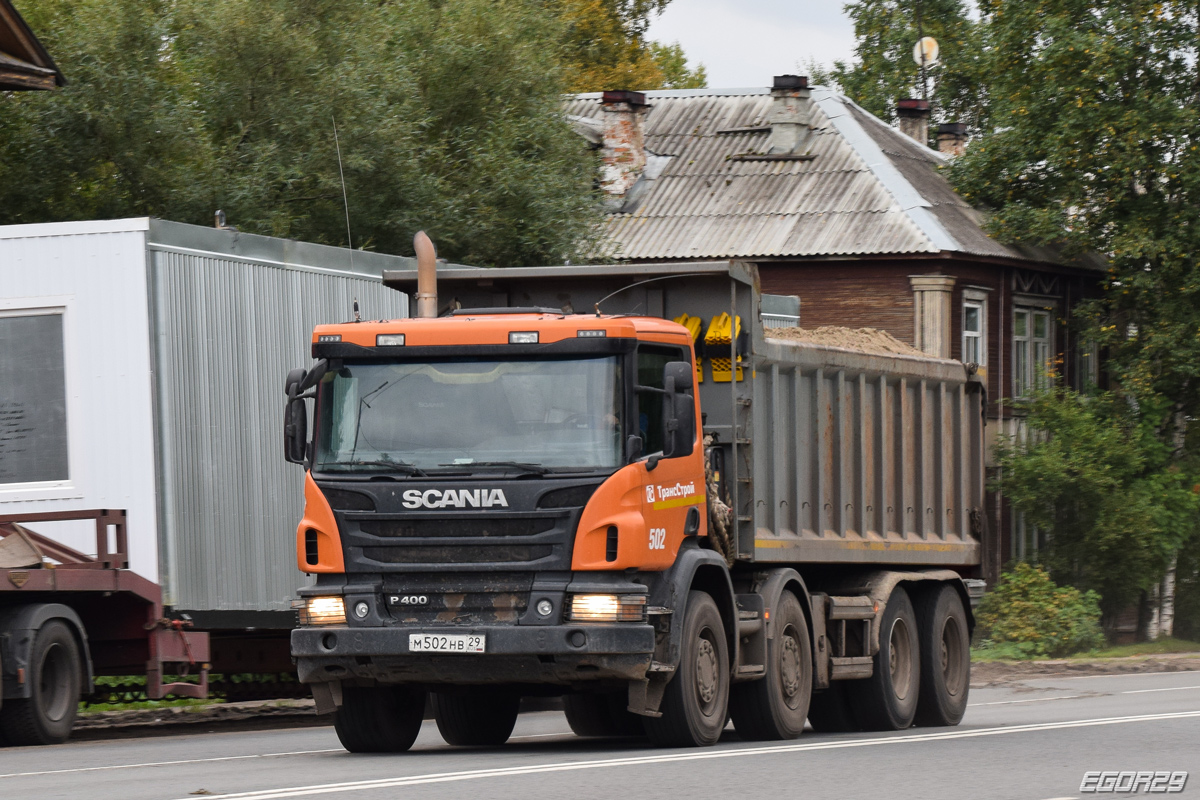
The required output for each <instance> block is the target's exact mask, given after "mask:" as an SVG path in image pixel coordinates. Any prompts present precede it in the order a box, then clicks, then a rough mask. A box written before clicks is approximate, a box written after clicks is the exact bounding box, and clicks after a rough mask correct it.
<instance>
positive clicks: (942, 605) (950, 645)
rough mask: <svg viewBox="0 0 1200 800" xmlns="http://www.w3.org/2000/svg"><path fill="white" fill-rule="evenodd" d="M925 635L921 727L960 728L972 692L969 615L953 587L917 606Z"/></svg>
mask: <svg viewBox="0 0 1200 800" xmlns="http://www.w3.org/2000/svg"><path fill="white" fill-rule="evenodd" d="M917 624H918V625H919V626H920V631H921V698H920V700H919V701H918V703H917V717H916V719H917V724H918V725H957V724H958V723H959V722H961V721H962V718H963V714H964V713H966V710H967V692H968V691H969V690H970V688H971V650H970V646H971V645H970V636H969V635H968V634H967V612H966V611H965V610H964V609H963V603H962V599H961V598H960V597H959V595H958V592H956V591H954V588H953V587H952V586H942V587H940V588H936V589H933V590H932V591H929V592H926V593H925V594H923V595H922V596H921V597H920V599H919V601H918V602H917Z"/></svg>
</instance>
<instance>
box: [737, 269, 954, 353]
mask: <svg viewBox="0 0 1200 800" xmlns="http://www.w3.org/2000/svg"><path fill="white" fill-rule="evenodd" d="M758 271H759V278H760V280H761V282H762V290H763V291H764V292H767V293H768V294H794V295H799V296H800V324H801V325H803V326H804V327H805V328H819V327H821V326H822V325H840V326H843V327H847V328H879V329H881V330H885V331H887V332H888V333H890V334H892V335H893V336H895V337H896V338H897V339H899V340H900V341H902V342H906V343H908V344H912V343H913V297H912V289H911V287H910V286H909V283H908V276H909V275H910V274H915V273H913V271H912V266H911V264H904V263H895V264H890V265H889V264H883V265H880V264H869V263H868V264H862V263H858V262H853V261H835V262H825V263H800V264H760V265H759V268H758ZM929 271H932V270H929Z"/></svg>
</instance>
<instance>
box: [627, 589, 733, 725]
mask: <svg viewBox="0 0 1200 800" xmlns="http://www.w3.org/2000/svg"><path fill="white" fill-rule="evenodd" d="M680 649H681V651H682V652H681V654H680V660H679V669H678V670H676V672H675V677H674V678H672V680H671V682H670V683H668V684H667V689H666V692H665V693H664V694H663V699H662V705H661V706H660V708H661V710H662V716H661V717H658V718H654V717H646V718H645V720H644V721H643V724H644V725H645V726H646V735H648V736H649V737H650V741H652V742H653V743H654V744H656V745H659V746H660V747H699V746H703V745H711V744H716V743H717V740H718V739H720V738H721V731H722V730H723V729H724V728H725V720H726V713H727V711H728V708H729V644H728V642H727V641H726V640H725V626H724V625H723V624H722V622H721V612H720V611H718V610H717V604H716V603H715V602H714V601H713V599H712V598H711V597H709V596H708V595H707V594H705V593H704V592H695V591H693V592H690V593H689V594H688V604H687V612H686V613H685V616H684V620H683V642H682V647H681V648H680Z"/></svg>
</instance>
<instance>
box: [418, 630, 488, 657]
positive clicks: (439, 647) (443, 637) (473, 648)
mask: <svg viewBox="0 0 1200 800" xmlns="http://www.w3.org/2000/svg"><path fill="white" fill-rule="evenodd" d="M486 638H487V637H485V636H484V635H483V634H481V633H410V634H409V635H408V651H409V652H410V653H482V652H483V645H484V642H485V640H486Z"/></svg>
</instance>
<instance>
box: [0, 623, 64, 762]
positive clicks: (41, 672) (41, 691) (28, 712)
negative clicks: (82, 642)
mask: <svg viewBox="0 0 1200 800" xmlns="http://www.w3.org/2000/svg"><path fill="white" fill-rule="evenodd" d="M29 682H30V691H31V692H32V694H31V695H30V696H29V697H25V698H18V699H9V700H6V701H4V706H3V707H2V708H0V738H2V739H3V741H4V742H5V743H6V744H10V745H33V744H59V743H61V742H65V741H66V740H67V737H68V736H70V734H71V727H72V726H73V725H74V724H75V714H76V712H77V711H78V709H79V693H80V689H81V687H82V685H83V657H82V654H81V653H80V652H79V644H78V643H77V642H76V641H75V636H74V635H73V634H72V633H71V629H70V628H68V627H67V625H66V624H65V623H63V622H60V621H58V620H50V621H49V622H47V623H46V624H44V625H42V627H41V628H39V629H38V632H37V636H36V638H35V639H34V642H33V651H32V653H31V658H30V660H29Z"/></svg>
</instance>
